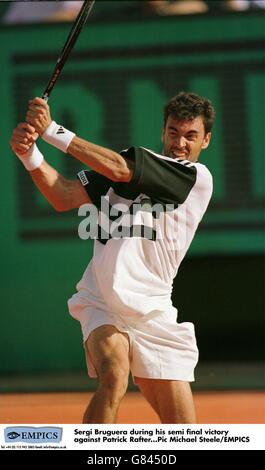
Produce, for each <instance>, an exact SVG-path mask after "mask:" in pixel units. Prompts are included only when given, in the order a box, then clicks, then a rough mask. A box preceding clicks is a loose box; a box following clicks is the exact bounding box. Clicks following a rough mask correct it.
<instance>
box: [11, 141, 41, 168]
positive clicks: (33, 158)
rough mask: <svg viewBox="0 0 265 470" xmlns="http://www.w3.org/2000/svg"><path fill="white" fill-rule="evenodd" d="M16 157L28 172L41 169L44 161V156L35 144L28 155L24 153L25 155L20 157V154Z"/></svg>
mask: <svg viewBox="0 0 265 470" xmlns="http://www.w3.org/2000/svg"><path fill="white" fill-rule="evenodd" d="M16 155H17V157H18V158H19V160H21V162H22V163H23V165H24V167H25V168H26V169H27V170H28V171H33V170H36V169H37V168H39V167H40V166H41V164H42V162H43V160H44V158H43V155H42V153H41V152H40V151H39V149H38V147H37V145H36V144H33V145H32V147H31V148H30V149H29V150H28V151H27V152H26V153H23V155H19V154H18V153H16Z"/></svg>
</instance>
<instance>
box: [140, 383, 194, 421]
mask: <svg viewBox="0 0 265 470" xmlns="http://www.w3.org/2000/svg"><path fill="white" fill-rule="evenodd" d="M134 381H135V383H136V384H137V385H138V387H139V388H140V390H141V392H142V394H143V395H144V397H145V398H146V399H147V401H148V402H149V403H150V405H151V406H152V407H153V408H154V410H155V411H156V413H157V414H158V416H159V417H160V420H161V422H162V423H175V424H177V423H182V424H185V423H186V424H194V423H196V412H195V407H194V402H193V397H192V393H191V388H190V384H189V382H182V381H180V380H159V379H144V378H140V377H134Z"/></svg>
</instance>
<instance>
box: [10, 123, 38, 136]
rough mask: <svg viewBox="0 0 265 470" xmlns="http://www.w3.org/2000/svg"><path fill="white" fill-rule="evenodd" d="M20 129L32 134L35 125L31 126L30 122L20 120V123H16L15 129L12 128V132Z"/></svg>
mask: <svg viewBox="0 0 265 470" xmlns="http://www.w3.org/2000/svg"><path fill="white" fill-rule="evenodd" d="M21 130H22V132H23V131H26V132H28V133H29V134H34V132H35V127H34V126H32V125H31V124H29V123H28V122H20V123H19V124H18V125H17V127H16V129H14V132H15V131H16V132H17V131H21Z"/></svg>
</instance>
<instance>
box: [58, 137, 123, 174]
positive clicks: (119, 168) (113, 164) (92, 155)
mask: <svg viewBox="0 0 265 470" xmlns="http://www.w3.org/2000/svg"><path fill="white" fill-rule="evenodd" d="M67 153H69V154H70V155H72V156H73V157H75V158H77V159H78V160H80V161H81V162H82V163H84V164H85V165H87V166H89V167H90V168H91V169H92V170H95V171H96V172H98V173H100V174H102V175H104V176H106V177H107V178H109V179H110V180H112V181H122V182H128V181H130V180H131V178H132V169H131V168H129V166H128V164H127V162H126V160H125V159H124V158H123V157H122V156H121V155H120V154H119V153H117V152H114V151H113V150H110V149H107V148H105V147H101V146H99V145H96V144H93V143H92V142H87V141H86V140H83V139H81V138H80V137H77V136H76V137H74V138H73V140H72V141H71V143H70V145H69V147H68V149H67Z"/></svg>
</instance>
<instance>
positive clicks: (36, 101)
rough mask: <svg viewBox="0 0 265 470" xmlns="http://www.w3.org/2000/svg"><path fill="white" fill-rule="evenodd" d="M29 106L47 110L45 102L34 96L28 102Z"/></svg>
mask: <svg viewBox="0 0 265 470" xmlns="http://www.w3.org/2000/svg"><path fill="white" fill-rule="evenodd" d="M29 103H30V105H40V106H42V107H44V108H45V109H48V108H49V105H48V103H47V101H45V100H43V99H42V98H40V97H38V96H36V97H35V98H34V99H33V100H29Z"/></svg>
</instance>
